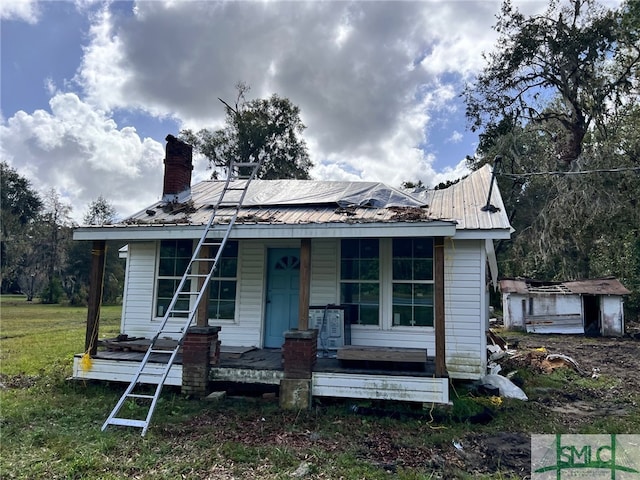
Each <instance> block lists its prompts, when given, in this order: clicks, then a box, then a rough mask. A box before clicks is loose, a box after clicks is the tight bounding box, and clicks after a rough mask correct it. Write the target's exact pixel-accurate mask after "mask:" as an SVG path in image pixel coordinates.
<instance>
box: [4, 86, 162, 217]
mask: <svg viewBox="0 0 640 480" xmlns="http://www.w3.org/2000/svg"><path fill="white" fill-rule="evenodd" d="M50 107H51V112H50V113H49V112H47V111H44V110H36V111H35V112H33V114H27V113H25V112H22V111H20V112H17V113H16V114H15V115H14V116H13V117H11V118H9V119H8V121H7V122H6V123H5V124H4V125H2V126H0V138H2V146H1V147H0V157H1V158H2V159H3V160H6V161H8V162H9V163H10V164H12V165H13V166H14V168H16V169H17V170H18V172H19V173H20V174H21V175H24V176H26V177H27V178H29V179H30V180H31V182H32V184H33V186H34V188H36V189H37V190H38V191H45V190H47V189H49V188H55V189H56V190H57V191H58V192H59V193H60V194H61V196H62V198H63V199H64V200H65V201H68V202H70V203H72V204H73V205H74V211H73V212H72V214H73V217H74V218H75V219H76V221H79V220H80V219H81V218H82V216H83V214H84V213H85V210H86V206H87V205H88V204H89V203H90V202H91V201H93V200H95V199H96V198H97V197H98V196H99V195H103V196H104V197H105V198H107V199H109V200H110V201H112V203H113V204H114V206H115V208H116V209H117V210H118V212H120V213H121V214H122V213H125V212H126V213H132V212H134V211H136V210H139V209H140V208H142V207H143V206H145V205H147V204H150V203H152V202H153V201H156V200H157V199H158V198H159V197H160V193H161V190H162V159H163V158H164V152H163V146H162V145H161V144H159V143H158V142H156V141H153V140H151V139H144V140H143V139H141V138H140V137H139V136H138V134H137V133H136V131H135V129H133V128H131V127H126V128H122V129H118V127H117V125H116V124H115V122H114V121H113V120H111V119H110V118H108V117H106V116H105V115H104V114H102V113H100V112H98V111H96V110H95V109H94V108H93V107H92V106H90V105H88V104H87V103H84V102H82V101H81V100H80V99H79V98H78V96H77V95H75V94H72V93H65V94H57V95H55V96H54V97H53V98H52V99H51V102H50ZM147 186H149V187H150V188H146V187H147Z"/></svg>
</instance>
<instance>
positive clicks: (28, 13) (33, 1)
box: [0, 0, 40, 24]
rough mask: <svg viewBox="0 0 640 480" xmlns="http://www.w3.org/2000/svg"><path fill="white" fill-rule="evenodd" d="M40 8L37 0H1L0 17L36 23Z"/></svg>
mask: <svg viewBox="0 0 640 480" xmlns="http://www.w3.org/2000/svg"><path fill="white" fill-rule="evenodd" d="M39 18H40V10H39V9H38V2H37V0H3V1H2V2H0V19H2V20H20V21H23V22H27V23H30V24H36V23H38V20H39Z"/></svg>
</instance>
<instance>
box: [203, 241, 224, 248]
mask: <svg viewBox="0 0 640 480" xmlns="http://www.w3.org/2000/svg"><path fill="white" fill-rule="evenodd" d="M220 245H222V242H203V243H202V246H203V247H204V246H207V247H219V246H220Z"/></svg>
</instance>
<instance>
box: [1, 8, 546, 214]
mask: <svg viewBox="0 0 640 480" xmlns="http://www.w3.org/2000/svg"><path fill="white" fill-rule="evenodd" d="M500 3H501V2H500V0H481V1H480V0H479V1H437V0H433V1H416V2H393V1H389V2H385V1H380V2H349V3H346V2H249V1H246V2H245V1H243V2H209V1H182V2H181V1H171V2H162V1H139V2H136V3H134V4H133V5H132V6H131V10H129V11H127V10H125V9H126V8H129V7H128V4H126V3H117V2H114V3H111V2H106V3H105V4H102V5H101V4H100V3H97V2H95V1H93V0H76V2H75V4H76V8H78V11H80V12H83V14H86V15H90V16H91V17H90V18H91V28H90V30H89V31H88V35H87V37H86V38H87V43H86V45H84V46H83V56H82V59H81V60H80V61H79V63H78V65H79V67H78V71H77V72H76V75H75V77H74V78H73V81H71V82H60V83H61V84H63V86H64V88H66V89H67V93H65V92H63V91H61V88H60V87H59V86H57V85H55V84H54V83H53V82H52V81H49V80H46V81H45V85H46V87H47V89H48V91H49V93H50V94H51V95H52V99H51V102H50V111H45V110H36V111H34V112H33V113H25V112H18V113H15V114H13V113H10V114H9V115H10V118H9V119H8V120H4V121H3V122H2V126H1V127H0V132H1V133H2V139H3V141H2V146H0V149H1V150H0V152H1V154H2V157H3V158H5V159H9V160H10V161H12V162H13V163H14V165H15V166H18V165H19V166H20V168H19V171H21V172H22V173H24V172H28V173H29V178H31V179H33V180H34V183H36V185H37V186H38V187H39V188H44V187H48V186H54V187H57V188H58V189H59V190H60V191H62V193H63V194H64V195H66V196H67V198H69V199H74V200H73V202H74V205H76V211H75V215H76V217H81V215H82V213H84V212H83V211H82V209H83V205H85V204H87V203H88V202H90V201H91V200H93V199H95V198H97V196H98V195H100V194H103V195H104V196H105V198H108V199H110V200H112V201H113V202H114V203H115V206H116V208H117V209H118V211H119V212H120V213H125V214H129V213H132V212H133V211H135V210H138V209H140V208H143V207H144V206H146V205H147V204H149V203H151V202H153V201H155V200H157V199H158V198H159V197H160V193H161V188H162V184H161V177H162V158H163V156H164V154H163V145H162V144H161V143H159V141H162V139H160V138H158V139H156V140H157V141H155V140H152V139H142V138H141V137H140V135H139V134H138V133H137V131H136V130H135V129H134V128H132V127H125V128H122V127H119V126H118V125H117V124H116V122H115V121H114V120H113V112H124V114H125V115H123V116H126V114H127V113H131V112H135V113H136V114H139V113H140V112H146V113H147V114H149V115H151V116H154V117H171V118H174V119H177V121H178V122H179V123H181V125H183V126H185V127H187V126H188V127H190V128H194V129H199V128H202V127H207V128H216V127H218V126H220V125H221V123H220V122H221V121H222V120H223V109H222V106H221V104H220V102H219V100H218V97H220V98H223V99H225V100H229V101H233V100H234V99H235V96H236V92H235V90H234V87H235V85H236V83H237V82H238V81H244V82H247V83H248V84H249V85H251V87H252V90H251V92H250V94H249V98H255V97H266V96H268V95H270V94H272V93H277V94H279V95H281V96H285V97H288V98H289V99H291V101H292V102H293V103H294V104H296V105H298V106H299V107H300V108H301V112H302V119H303V121H304V123H305V124H306V125H307V127H308V128H307V130H306V131H305V139H306V140H307V143H308V145H309V150H310V153H311V156H312V160H313V161H314V162H315V164H316V165H315V167H314V168H313V170H312V172H311V173H312V175H313V176H314V177H315V178H319V179H320V178H321V179H335V180H339V179H348V180H356V179H364V180H376V181H384V182H386V183H389V184H391V185H396V186H397V185H399V184H400V182H402V181H406V180H412V181H416V180H418V179H420V180H422V181H423V182H424V183H425V184H434V183H439V182H440V181H443V180H448V179H453V178H455V177H454V176H455V175H460V174H464V173H466V167H465V166H464V161H460V162H459V163H458V164H457V165H456V166H455V167H451V168H449V169H447V170H445V171H443V172H436V171H435V170H434V168H433V164H434V161H435V160H436V156H435V155H436V147H435V146H434V145H435V143H436V142H439V147H437V148H438V149H439V150H440V151H439V152H437V153H438V155H439V157H438V164H449V165H451V164H452V163H455V162H457V161H458V160H461V157H463V155H460V154H459V153H458V154H455V155H454V154H452V153H449V152H446V151H443V150H445V148H451V149H453V148H454V143H455V142H460V141H461V140H462V137H461V135H460V134H459V131H458V130H456V129H455V127H456V125H453V124H451V122H450V120H449V119H450V117H452V116H453V115H461V112H460V111H458V108H459V99H458V95H459V93H460V91H461V89H462V83H463V82H464V81H465V80H467V79H469V78H470V77H472V76H473V75H474V74H475V73H476V72H477V71H478V70H479V69H480V68H482V66H483V59H482V56H481V53H482V51H483V50H489V49H490V48H491V47H492V46H493V42H494V41H495V32H494V31H493V30H492V29H491V25H492V24H493V23H494V21H495V18H494V15H495V14H496V13H497V12H498V11H499V8H500ZM531 3H535V6H531V5H530V4H531ZM6 5H10V6H9V7H7V6H6ZM16 5H18V3H17V2H2V3H0V13H2V18H9V17H7V15H18V13H9V12H18V11H20V12H22V13H20V14H19V15H20V17H19V18H21V19H23V20H25V21H36V20H35V19H37V8H36V4H35V3H30V2H20V4H19V5H20V7H19V8H18V7H17V6H16ZM116 6H117V8H116ZM545 6H546V4H545V2H529V3H527V8H534V7H535V8H537V9H544V7H545ZM29 19H33V20H29ZM61 54H62V53H61ZM70 88H80V91H78V92H77V93H76V94H73V93H68V92H69V89H70ZM5 114H6V112H5ZM445 124H446V127H447V130H446V131H449V132H453V134H452V135H451V137H449V138H448V139H447V138H431V131H432V130H431V129H432V128H433V127H434V126H438V127H441V126H443V125H445ZM460 128H462V127H460ZM166 133H169V132H166ZM172 133H176V132H172ZM447 140H448V141H449V143H448V144H447V145H448V146H447V147H445V145H444V144H445V143H447ZM425 146H426V147H425ZM429 149H432V150H429ZM469 153H472V150H470V151H469ZM447 155H449V156H450V157H453V156H457V157H458V158H447V159H445V161H442V160H441V158H442V157H443V156H445V157H446V156H447ZM199 163H200V164H201V165H202V163H203V162H199ZM197 165H198V164H197ZM206 176H208V172H204V171H203V170H202V169H200V168H198V170H197V171H196V172H194V178H195V179H196V180H198V179H202V178H205V177H206Z"/></svg>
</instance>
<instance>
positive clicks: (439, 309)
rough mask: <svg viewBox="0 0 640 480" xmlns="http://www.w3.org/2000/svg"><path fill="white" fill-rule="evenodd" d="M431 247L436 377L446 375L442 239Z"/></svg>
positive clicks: (437, 240)
mask: <svg viewBox="0 0 640 480" xmlns="http://www.w3.org/2000/svg"><path fill="white" fill-rule="evenodd" d="M433 243H434V245H433V256H434V259H433V260H434V270H435V272H434V273H435V285H434V307H435V308H434V310H435V325H434V327H435V330H436V376H438V377H445V376H446V375H447V365H446V362H445V358H446V352H445V345H446V341H445V304H444V302H445V299H444V297H445V294H444V238H443V237H436V238H435V239H434V242H433Z"/></svg>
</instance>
